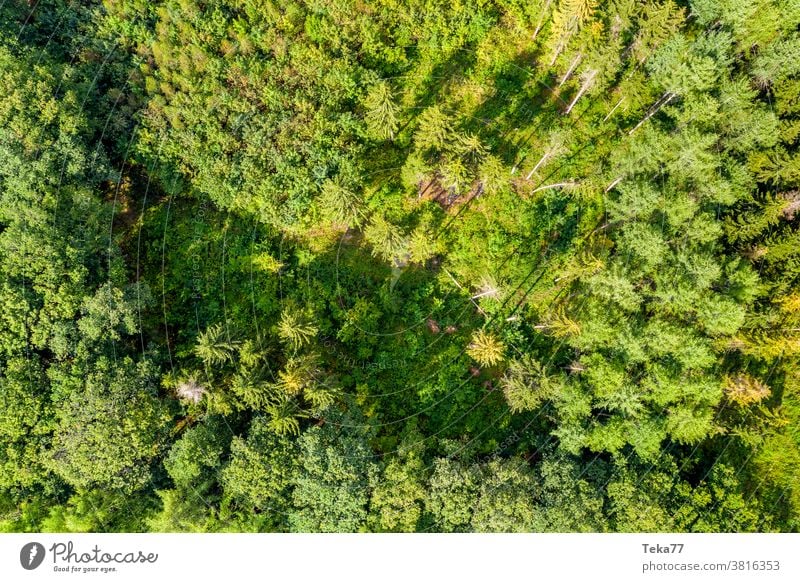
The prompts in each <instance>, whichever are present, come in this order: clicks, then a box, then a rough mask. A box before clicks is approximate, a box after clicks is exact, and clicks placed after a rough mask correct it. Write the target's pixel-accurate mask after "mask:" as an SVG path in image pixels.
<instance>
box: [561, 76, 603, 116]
mask: <svg viewBox="0 0 800 582" xmlns="http://www.w3.org/2000/svg"><path fill="white" fill-rule="evenodd" d="M595 75H597V71H591V72H590V73H589V75H588V76H587V77H586V79H585V80H584V81H583V84H582V85H581V88H580V90H578V94H577V95H575V99H573V100H572V103H570V104H569V107H567V111H566V112H565V113H564V115H569V112H570V111H572V108H573V107H575V104H576V103H577V102H578V99H580V98H581V97H582V96H583V94H584V93H586V91H587V90H588V89H589V87H591V85H592V81H594V77H595Z"/></svg>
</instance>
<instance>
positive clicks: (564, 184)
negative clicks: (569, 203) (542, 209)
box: [531, 182, 575, 194]
mask: <svg viewBox="0 0 800 582" xmlns="http://www.w3.org/2000/svg"><path fill="white" fill-rule="evenodd" d="M574 186H575V182H557V183H555V184H548V185H547V186H539V187H538V188H536V189H535V190H534V191H533V192H531V193H532V194H533V193H536V192H539V191H541V190H549V189H550V188H572V187H574Z"/></svg>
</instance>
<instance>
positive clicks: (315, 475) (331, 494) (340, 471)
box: [289, 415, 378, 532]
mask: <svg viewBox="0 0 800 582" xmlns="http://www.w3.org/2000/svg"><path fill="white" fill-rule="evenodd" d="M336 421H340V422H341V423H342V424H347V425H353V424H355V427H352V428H351V427H350V426H347V427H345V426H342V427H339V426H337V424H335V423H336ZM354 421H355V423H354ZM363 431H364V429H363V428H359V426H358V424H357V420H356V419H354V418H348V417H346V416H341V415H335V416H333V417H332V418H331V423H326V424H325V425H324V426H322V427H315V428H311V429H309V430H307V431H306V432H305V433H304V434H303V436H302V437H301V438H300V439H299V441H298V445H299V447H300V454H299V457H298V463H299V470H298V473H297V476H296V477H295V479H294V483H293V484H294V490H293V493H292V505H293V508H292V510H291V512H290V513H289V527H290V529H291V530H292V531H298V532H304V531H305V532H307V531H321V532H352V531H360V530H363V529H364V528H365V526H366V521H367V510H368V503H369V499H370V496H371V492H372V489H373V488H374V486H375V482H376V479H377V470H378V465H377V463H376V462H375V460H374V454H373V453H372V451H371V450H370V448H369V447H368V446H367V443H366V441H365V439H364V435H363V434H362V433H363Z"/></svg>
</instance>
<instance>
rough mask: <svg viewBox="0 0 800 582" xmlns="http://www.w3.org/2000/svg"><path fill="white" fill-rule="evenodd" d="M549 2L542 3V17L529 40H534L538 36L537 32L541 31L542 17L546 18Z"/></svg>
mask: <svg viewBox="0 0 800 582" xmlns="http://www.w3.org/2000/svg"><path fill="white" fill-rule="evenodd" d="M550 1H551V0H547V2H545V3H544V7H543V8H542V15H541V16H540V17H539V23H538V24H537V25H536V30H534V31H533V38H532V39H531V40H536V37H537V36H538V34H539V31H540V30H542V25H543V24H544V17H545V16H547V9H548V8H550Z"/></svg>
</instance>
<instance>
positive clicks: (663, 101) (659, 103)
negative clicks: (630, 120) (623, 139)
mask: <svg viewBox="0 0 800 582" xmlns="http://www.w3.org/2000/svg"><path fill="white" fill-rule="evenodd" d="M676 95H677V93H673V92H671V91H667V92H666V93H664V94H663V95H662V96H661V99H659V100H658V101H656V103H655V105H653V106H652V107H651V108H650V109H651V111H650V113H648V114H647V115H645V117H644V119H642V120H641V121H640V122H639V123H637V124H636V127H634V128H633V129H632V130H630V131H629V132H628V135H632V134H633V132H634V131H636V130H637V129H639V128H640V127H641V126H642V125H643V124H644V122H646V121H647V120H648V119H650V118H651V117H653V116H654V115H655V114H656V113H658V112H659V111H660V110H661V108H662V107H664V106H665V105H666V104H667V103H669V102H670V101H672V99H673V98H674V97H675V96H676ZM665 97H666V99H664V98H665Z"/></svg>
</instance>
